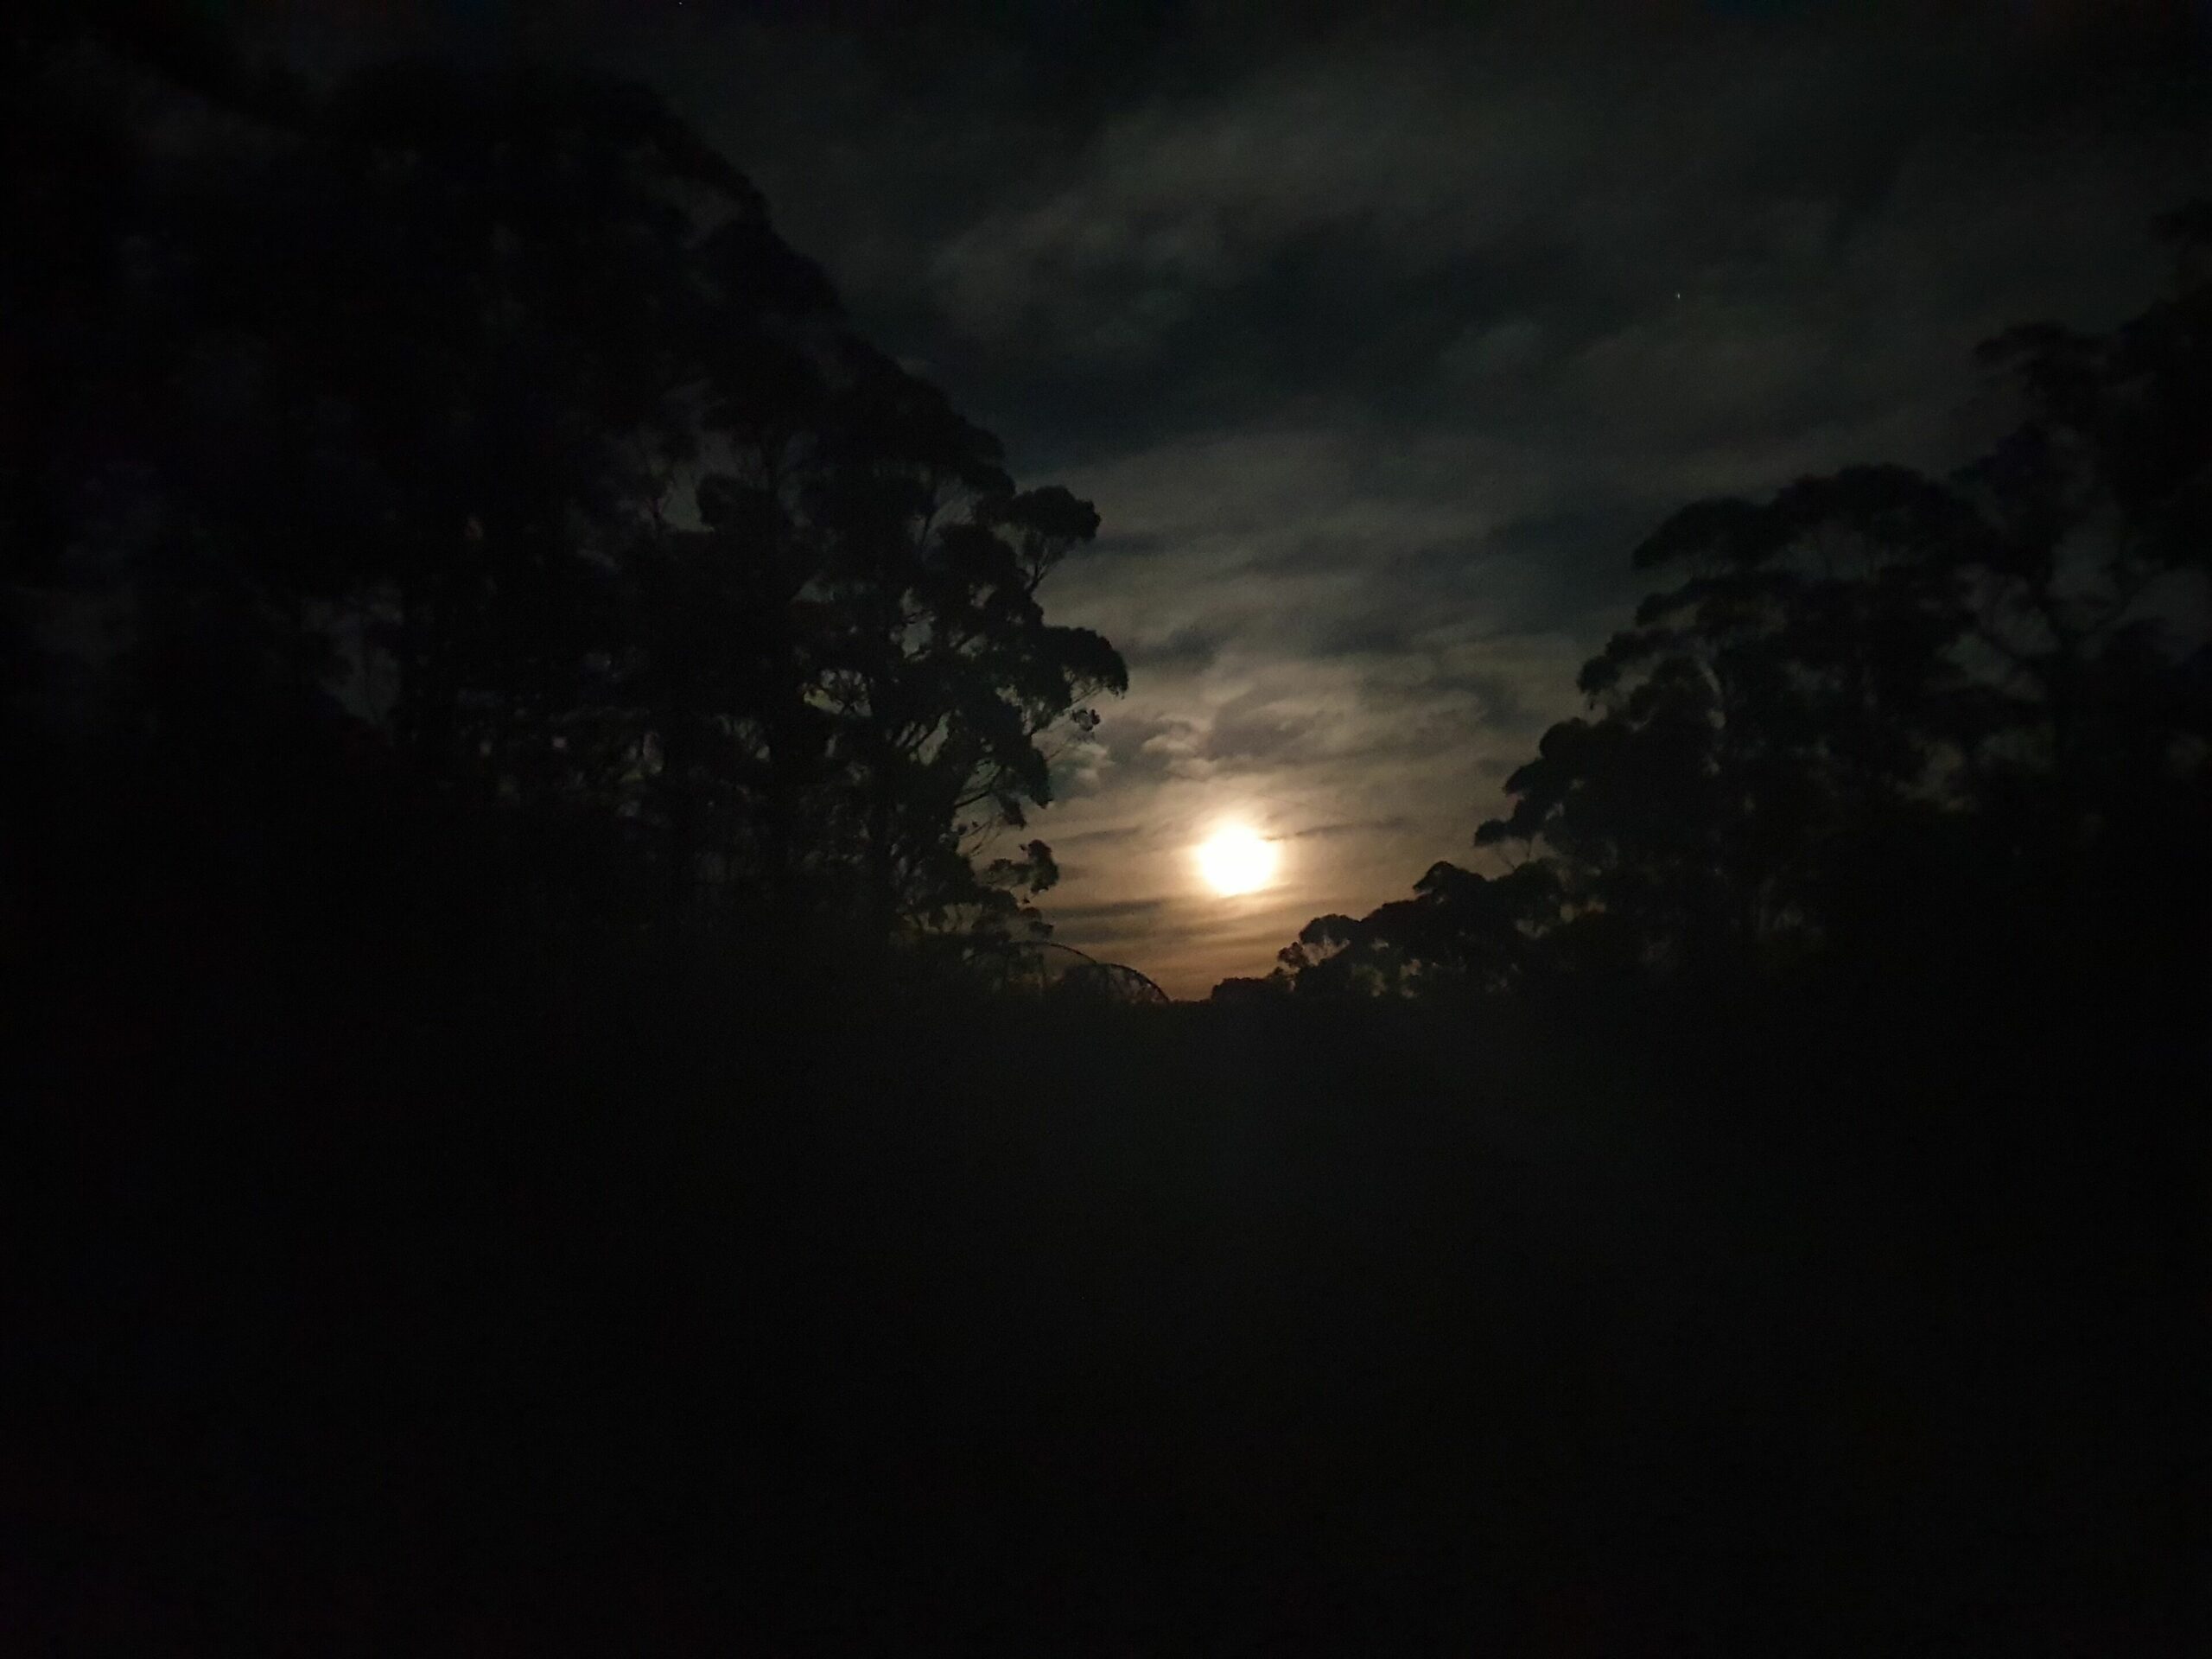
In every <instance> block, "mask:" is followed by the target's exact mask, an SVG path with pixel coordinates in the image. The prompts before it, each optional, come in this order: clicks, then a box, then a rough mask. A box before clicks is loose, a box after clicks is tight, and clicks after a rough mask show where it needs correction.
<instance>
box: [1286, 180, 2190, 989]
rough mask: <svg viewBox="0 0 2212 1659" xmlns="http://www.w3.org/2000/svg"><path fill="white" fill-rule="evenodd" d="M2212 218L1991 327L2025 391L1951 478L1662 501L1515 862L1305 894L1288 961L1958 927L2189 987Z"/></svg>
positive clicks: (1835, 947) (1549, 970)
mask: <svg viewBox="0 0 2212 1659" xmlns="http://www.w3.org/2000/svg"><path fill="white" fill-rule="evenodd" d="M2209 224H2212V220H2208V219H2207V216H2206V214H2205V212H2204V210H2202V209H2201V208H2193V209H2189V210H2185V211H2183V212H2182V213H2177V214H2174V215H2172V216H2171V218H2170V219H2168V220H2166V221H2164V225H2163V229H2164V232H2166V233H2167V234H2168V235H2169V236H2170V237H2171V238H2172V239H2173V240H2174V241H2175V243H2176V244H2177V251H2178V252H2179V255H2180V258H2179V261H2178V270H2177V277H2178V280H2177V283H2176V286H2175V289H2174V291H2173V292H2172V293H2171V295H2170V296H2167V297H2166V298H2164V299H2163V300H2161V301H2160V302H2158V304H2157V305H2155V306H2153V307H2152V308H2151V309H2150V310H2149V311H2147V312H2145V314H2144V315H2142V316H2141V317H2139V318H2137V319H2136V320H2134V321H2131V322H2129V323H2127V324H2126V325H2124V326H2122V327H2120V328H2118V329H2116V330H2115V331H2113V333H2112V334H2109V335H2105V336H2096V337H2091V336H2085V335H2081V334H2075V333H2071V332H2069V331H2066V330H2062V329H2058V328H2055V327H2035V328H2024V329H2016V330H2013V331H2011V332H2010V333H2008V334H2005V336H2003V337H2002V338H2000V339H1999V340H1997V341H1995V342H1993V344H1992V345H1991V346H1989V347H1988V348H1986V351H1985V353H1984V358H1985V360H1986V362H1988V363H1990V364H1993V365H2001V366H2003V367H2005V369H2006V370H2007V371H2008V372H2010V373H2011V374H2012V376H2013V377H2014V378H2015V379H2016V381H2017V383H2018V385H2019V387H2020V390H2021V398H2022V404H2023V410H2024V418H2023V420H2022V422H2021V423H2020V425H2019V426H2018V428H2017V429H2015V430H2014V431H2013V432H2012V434H2011V435H2008V436H2007V437H2006V438H2005V440H2004V441H2003V442H2001V443H1999V445H1998V446H1997V447H1996V448H1995V449H1994V450H1993V452H1992V453H1991V454H1988V455H1987V456H1986V457H1984V458H1983V459H1981V460H1980V461H1977V462H1975V463H1974V465H1972V466H1970V467H1967V468H1964V469H1963V470H1962V471H1961V473H1960V474H1958V476H1957V477H1956V478H1955V479H1954V480H1949V481H1941V480H1933V479H1929V478H1927V477H1924V476H1922V475H1920V474H1916V473H1913V472H1910V471H1909V470H1906V469H1904V468H1901V467H1851V468H1847V469H1846V470H1845V471H1843V472H1841V473H1838V474H1834V475H1832V476H1828V477H1821V478H1808V479H1804V480H1800V481H1798V482H1797V483H1795V484H1793V485H1791V486H1789V487H1787V488H1785V489H1783V490H1782V491H1780V492H1779V493H1777V494H1776V495H1774V496H1773V497H1771V498H1770V499H1767V500H1764V501H1751V500H1745V499H1717V500H1708V501H1703V502H1699V503H1696V504H1694V505H1690V506H1688V507H1685V508H1683V509H1682V510H1681V511H1680V512H1676V513H1675V514H1673V515H1672V516H1671V517H1669V518H1668V519H1667V520H1666V521H1665V522H1664V523H1663V524H1661V525H1660V526H1659V527H1658V529H1657V530H1656V531H1654V532H1653V533H1652V534H1651V535H1650V536H1649V537H1648V538H1647V539H1646V540H1645V541H1644V542H1643V544H1642V545H1641V546H1640V547H1638V548H1637V550H1636V553H1635V558H1634V563H1635V564H1636V567H1637V569H1642V570H1649V571H1652V572H1655V573H1661V574H1664V575H1670V576H1673V577H1675V578H1676V579H1677V580H1676V582H1675V585H1674V586H1672V587H1670V588H1665V589H1663V590H1662V591H1660V592H1657V593H1655V594H1652V595H1651V596H1649V598H1647V599H1645V600H1644V601H1643V602H1642V604H1640V605H1639V606H1638V607H1637V612H1636V614H1635V618H1634V620H1633V623H1632V625H1631V626H1630V627H1628V628H1626V629H1624V630H1623V631H1622V632H1618V633H1617V634H1615V635H1614V636H1613V638H1612V639H1611V640H1610V641H1609V642H1608V643H1607V645H1606V646H1605V650H1604V651H1603V652H1601V653H1600V654H1599V656H1597V657H1596V658H1593V659H1592V661H1591V662H1589V663H1588V664H1586V665H1585V667H1584V668H1583V670H1582V672H1581V675H1580V679H1579V681H1578V684H1579V687H1580V690H1581V691H1582V692H1583V694H1584V696H1585V697H1586V699H1587V701H1588V702H1589V705H1590V710H1591V712H1590V713H1589V714H1587V715H1584V716H1581V717H1578V718H1576V719H1573V720H1569V721H1563V722H1561V723H1560V724H1559V725H1556V726H1554V727H1553V728H1551V729H1550V730H1549V731H1548V732H1547V733H1546V734H1544V736H1543V739H1542V741H1541V743H1540V744H1539V746H1538V751H1537V753H1536V755H1535V758H1533V759H1532V760H1529V762H1528V763H1527V764H1526V765H1524V766H1522V767H1520V768H1519V769H1518V770H1517V771H1516V772H1513V773H1512V774H1511V775H1510V777H1509V778H1508V779H1507V780H1506V792H1507V793H1508V795H1510V797H1511V798H1512V806H1511V809H1510V811H1508V812H1507V813H1506V814H1505V815H1504V816H1503V817H1498V818H1495V819H1492V820H1490V821H1489V822H1486V823H1484V824H1483V825H1482V826H1481V828H1480V829H1478V831H1477V833H1476V836H1475V844H1476V845H1477V846H1478V847H1482V848H1490V849H1499V850H1500V851H1505V850H1507V849H1517V855H1516V862H1515V868H1513V870H1512V873H1511V874H1509V875H1506V876H1504V877H1502V878H1498V879H1496V880H1484V878H1481V877H1478V876H1473V875H1471V874H1468V873H1466V872H1464V871H1460V870H1457V869H1456V868H1453V867H1452V866H1450V865H1440V866H1438V867H1437V868H1434V869H1433V870H1431V871H1430V872H1429V874H1427V876H1425V877H1424V878H1423V879H1422V881H1421V884H1420V886H1419V887H1418V888H1417V895H1416V897H1415V898H1414V899H1410V900H1405V901H1401V902H1398V903H1395V904H1390V905H1385V906H1383V907H1382V908H1381V909H1379V910H1377V911H1376V912H1373V913H1372V914H1371V915H1370V916H1368V917H1365V918H1359V919H1357V920H1355V919H1353V918H1346V917H1340V916H1339V917H1323V918H1319V919H1317V920H1316V921H1314V922H1313V923H1312V924H1310V925H1308V927H1307V928H1306V931H1304V932H1303V933H1302V934H1301V935H1300V939H1299V941H1298V942H1297V943H1296V944H1293V945H1292V946H1290V947H1289V948H1288V949H1287V950H1285V951H1284V952H1283V954H1282V966H1281V969H1279V970H1278V979H1279V981H1281V982H1282V983H1284V984H1285V985H1286V986H1287V987H1288V988H1294V989H1296V990H1297V991H1299V992H1300V993H1317V994H1331V995H1342V994H1344V993H1346V992H1356V993H1360V994H1365V995H1435V994H1439V993H1442V992H1445V991H1446V990H1447V989H1448V990H1450V991H1452V992H1455V993H1461V994H1464V993H1465V992H1467V991H1470V990H1484V991H1489V992H1491V993H1493V994H1495V993H1497V992H1499V991H1502V990H1503V989H1506V988H1510V987H1513V986H1516V985H1526V984H1528V983H1529V982H1530V980H1531V978H1532V964H1533V963H1541V974H1539V975H1537V976H1538V977H1543V978H1547V979H1549V980H1556V979H1558V978H1559V977H1560V976H1572V975H1573V974H1576V973H1582V974H1588V973H1591V972H1595V971H1599V970H1603V971H1606V972H1612V973H1620V972H1627V973H1631V974H1636V975H1641V976H1656V977H1657V978H1659V979H1662V980H1674V981H1677V982H1683V983H1692V984H1702V985H1708V986H1711V985H1717V984H1721V983H1726V982H1738V981H1741V980H1743V979H1745V977H1746V976H1770V975H1773V974H1776V973H1784V974H1787V973H1794V972H1796V971H1799V970H1800V969H1803V968H1804V967H1806V966H1807V965H1808V964H1809V963H1824V964H1825V965H1826V967H1827V969H1828V970H1830V971H1853V972H1857V973H1859V974H1860V975H1861V976H1864V975H1866V974H1867V973H1870V972H1872V973H1889V972H1895V973H1897V974H1900V975H1906V974H1910V973H1911V972H1913V971H1927V964H1928V963H1930V962H1932V961H1936V960H1945V961H1949V960H1954V959H1955V957H1956V954H1957V952H1958V951H1960V950H1961V949H1967V950H1980V952H1982V954H1981V955H1980V957H1978V958H1977V960H1978V963H1979V964H1980V965H1979V967H1978V968H1977V969H1975V971H1977V972H1989V973H1993V972H1995V971H1996V969H1997V964H1998V963H2000V962H2006V961H2009V962H2010V963H2011V969H2010V971H2013V972H2021V973H2031V972H2035V971H2038V969H2030V968H2028V967H2027V966H2026V964H2027V963H2031V962H2032V963H2038V964H2042V965H2043V967H2044V969H2048V968H2049V967H2050V964H2052V963H2060V962H2063V963H2065V964H2066V967H2065V972H2066V975H2067V977H2068V982H2069V983H2078V982H2081V981H2082V980H2083V979H2085V978H2087V979H2089V980H2099V979H2101V980H2102V981H2103V982H2105V983H2106V984H2107V986H2109V985H2110V984H2114V983H2117V982H2118V981H2117V980H2116V979H2114V978H2113V976H2114V975H2115V974H2117V973H2119V972H2120V970H2121V969H2123V968H2125V969H2126V975H2125V976H2126V978H2127V979H2128V980H2129V982H2136V981H2139V980H2143V979H2145V978H2147V979H2149V980H2152V981H2154V982H2163V983H2164V989H2165V990H2167V991H2177V990H2178V991H2181V992H2183V994H2185V995H2190V996H2194V995H2198V994H2200V993H2201V992H2202V990H2203V989H2204V986H2203V984H2202V969H2201V966H2193V965H2190V964H2191V963H2192V956H2191V947H2190V944H2189V942H2190V940H2192V939H2195V940H2199V941H2201V940H2202V938H2203V937H2204V933H2203V931H2202V930H2203V926H2204V923H2205V921H2206V919H2207V918H2206V916H2205V914H2204V912H2203V906H2202V897H2201V895H2202V893H2203V891H2204V890H2205V883H2204V881H2203V880H2202V876H2203V874H2204V873H2205V859H2206V852H2205V849H2206V848H2207V847H2212V836H2207V834H2206V831H2207V830H2208V829H2212V817H2208V808H2209V807H2212V772H2208V770H2207V767H2208V754H2212V741H2208V738H2209V737H2212V728H2208V727H2207V725H2206V723H2205V716H2206V707H2207V705H2206V700H2205V695H2204V687H2205V684H2206V664H2207V662H2208V647H2207V645H2206V644H2205V642H2204V629H2205V624H2206V620H2207V594H2206V588H2205V579H2206V576H2207V575H2208V567H2207V565H2206V563H2205V560H2206V547H2207V544H2208V528H2212V520H2208V516H2207V509H2206V501H2207V492H2208V489H2212V373H2208V372H2207V369H2208V361H2207V357H2206V352H2207V347H2206V344H2205V341H2206V339H2207V320H2208V315H2212V313H2208V304H2212V283H2208V281H2207V260H2206V251H2207V247H2208V242H2207V236H2208V225H2209ZM2031 918H2035V919H2031ZM2023 953H2024V954H2023ZM2170 970H2171V971H2170Z"/></svg>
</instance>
